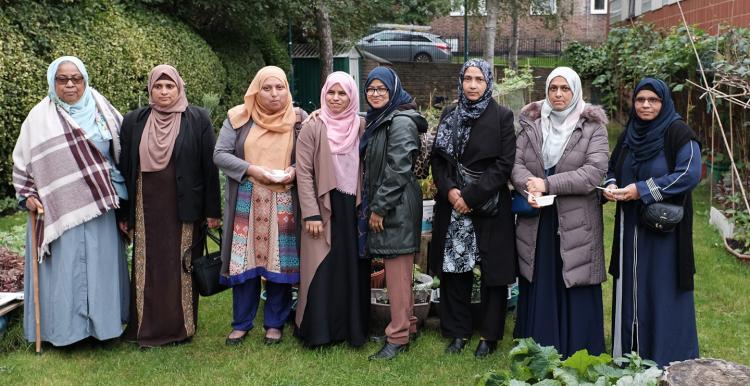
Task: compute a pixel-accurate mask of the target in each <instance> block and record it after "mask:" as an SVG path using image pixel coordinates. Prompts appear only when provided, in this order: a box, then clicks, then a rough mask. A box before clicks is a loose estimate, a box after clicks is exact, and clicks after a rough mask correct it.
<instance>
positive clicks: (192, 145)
mask: <svg viewBox="0 0 750 386" xmlns="http://www.w3.org/2000/svg"><path fill="white" fill-rule="evenodd" d="M150 113H151V108H150V107H142V108H139V109H137V110H133V111H131V112H129V113H127V114H126V115H125V117H124V118H123V121H122V128H121V129H120V145H121V147H122V153H121V155H120V164H119V168H120V172H121V173H122V175H123V176H124V177H125V183H126V185H127V187H128V198H129V200H130V201H129V202H128V203H127V206H126V208H125V209H126V211H125V214H126V216H127V217H126V218H125V219H127V220H128V227H129V228H133V225H134V224H135V205H133V202H132V200H133V199H134V198H135V195H136V191H135V190H136V180H137V178H138V173H139V170H140V161H141V158H140V154H139V150H138V149H139V146H140V144H141V136H142V135H143V128H144V127H145V125H146V119H148V116H149V114H150ZM215 142H216V139H215V137H214V129H213V126H212V125H211V119H210V118H209V116H208V112H207V111H206V110H204V109H202V108H199V107H195V106H189V107H188V108H187V110H185V111H184V112H183V113H182V123H181V124H180V133H179V134H178V135H177V138H176V139H175V144H174V150H173V152H172V161H173V162H174V165H175V169H176V176H177V177H176V181H175V184H177V217H178V218H179V219H180V221H183V222H196V221H199V220H203V219H205V218H207V217H208V218H221V201H220V196H221V193H220V188H219V171H218V169H217V168H216V165H214V163H213V152H214V143H215Z"/></svg>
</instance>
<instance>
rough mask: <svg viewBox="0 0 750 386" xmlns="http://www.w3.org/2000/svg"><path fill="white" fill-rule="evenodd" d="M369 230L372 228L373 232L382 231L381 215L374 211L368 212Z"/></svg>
mask: <svg viewBox="0 0 750 386" xmlns="http://www.w3.org/2000/svg"><path fill="white" fill-rule="evenodd" d="M369 225H370V230H372V231H373V232H375V233H380V232H382V231H383V229H384V228H383V217H382V216H381V215H379V214H377V213H375V212H372V213H370V221H369Z"/></svg>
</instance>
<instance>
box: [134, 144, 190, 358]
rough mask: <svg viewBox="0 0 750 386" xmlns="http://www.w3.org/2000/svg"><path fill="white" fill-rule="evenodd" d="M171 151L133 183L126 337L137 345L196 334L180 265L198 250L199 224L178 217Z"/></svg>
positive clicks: (187, 283) (186, 279) (187, 276)
mask: <svg viewBox="0 0 750 386" xmlns="http://www.w3.org/2000/svg"><path fill="white" fill-rule="evenodd" d="M175 172H176V168H175V162H174V156H173V157H172V159H171V160H170V161H169V164H167V167H166V168H165V169H163V170H161V171H158V172H141V173H140V177H139V178H138V180H137V182H136V184H137V187H136V197H135V205H136V209H135V210H136V216H135V217H136V220H135V232H134V235H135V236H134V245H133V247H134V253H133V268H132V271H133V283H132V299H133V301H132V305H131V315H132V317H131V321H130V324H128V328H127V330H126V332H125V337H126V339H128V340H133V341H136V342H137V343H138V345H140V346H141V347H154V346H161V345H164V344H168V343H177V342H181V341H184V340H186V339H188V338H190V337H192V336H193V335H194V334H195V329H196V323H197V321H198V293H197V291H196V289H195V288H194V287H193V280H192V277H191V275H190V274H189V273H187V272H186V270H185V269H184V268H183V265H184V264H188V262H189V261H190V260H191V259H192V256H193V254H199V253H201V247H202V245H201V242H200V241H198V240H195V237H194V236H195V235H199V234H200V232H199V231H200V229H199V226H198V223H183V222H181V221H180V220H179V219H178V217H177V186H176V185H175Z"/></svg>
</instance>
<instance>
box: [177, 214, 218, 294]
mask: <svg viewBox="0 0 750 386" xmlns="http://www.w3.org/2000/svg"><path fill="white" fill-rule="evenodd" d="M201 233H203V234H202V235H201V236H200V237H199V238H198V240H200V241H202V242H203V251H204V253H203V255H199V256H193V259H192V264H191V266H188V265H187V264H185V263H186V261H185V260H186V259H185V256H183V260H182V261H183V265H184V267H183V268H184V269H185V272H187V273H191V274H192V275H193V285H194V286H195V287H196V288H197V289H198V293H199V294H200V295H201V296H211V295H216V294H218V293H219V292H222V291H224V290H225V289H227V288H228V287H227V286H225V285H223V284H221V283H220V282H219V277H220V276H221V249H220V250H219V251H216V252H209V251H208V239H209V238H210V239H211V240H213V241H214V242H215V243H216V244H217V245H218V246H219V248H221V228H219V235H218V236H216V235H214V234H212V233H211V230H210V229H208V227H207V226H206V224H203V226H202V227H201ZM196 241H197V240H196ZM192 249H193V248H190V249H189V250H188V251H186V252H185V254H189V253H190V251H192Z"/></svg>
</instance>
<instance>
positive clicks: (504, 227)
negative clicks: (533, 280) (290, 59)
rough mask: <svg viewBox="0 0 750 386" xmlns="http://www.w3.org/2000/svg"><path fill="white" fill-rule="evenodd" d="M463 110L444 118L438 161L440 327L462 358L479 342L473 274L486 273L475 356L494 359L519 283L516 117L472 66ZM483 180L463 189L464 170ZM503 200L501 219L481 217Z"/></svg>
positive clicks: (478, 64)
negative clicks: (513, 207) (513, 191)
mask: <svg viewBox="0 0 750 386" xmlns="http://www.w3.org/2000/svg"><path fill="white" fill-rule="evenodd" d="M458 82H459V89H458V91H459V98H458V104H457V105H456V106H452V107H449V108H448V109H446V110H445V111H444V112H443V115H442V117H441V119H440V125H439V126H438V131H437V137H436V139H435V146H434V148H433V153H432V160H431V165H432V175H433V178H434V181H435V185H436V186H437V197H436V199H435V200H436V202H435V218H434V223H433V225H434V228H433V233H432V234H433V238H432V244H431V248H432V250H431V253H430V267H431V269H432V271H433V272H434V273H436V274H439V275H440V279H441V299H440V303H441V305H440V327H441V330H442V333H443V336H445V337H446V338H450V339H451V342H450V344H449V345H448V347H447V348H446V350H445V351H446V352H447V353H458V352H460V351H461V350H462V349H463V348H464V346H465V345H466V343H467V342H468V339H469V338H470V337H471V335H472V324H473V323H472V318H471V309H470V302H471V292H472V282H473V272H472V271H473V268H474V266H475V265H481V267H482V279H481V280H482V284H481V316H480V320H479V321H478V322H479V323H478V324H479V326H480V327H479V332H480V341H479V345H478V346H477V349H476V352H475V355H476V357H478V358H481V357H485V356H487V355H489V354H490V353H492V352H494V351H495V349H496V348H497V342H498V340H500V339H502V336H503V329H504V326H505V309H506V301H507V285H508V284H510V283H512V282H514V281H515V276H516V268H515V262H516V259H515V237H514V234H515V232H514V225H513V214H512V213H511V211H510V192H509V190H508V179H509V178H510V175H511V170H512V169H513V162H514V158H515V154H516V136H515V133H514V129H513V113H512V112H511V111H510V110H508V109H506V108H505V107H501V106H500V105H498V104H497V102H495V100H494V99H492V69H491V67H490V65H489V64H488V63H487V62H485V61H484V60H481V59H472V60H470V61H468V62H466V64H464V66H463V68H462V69H461V73H460V75H459V79H458ZM459 167H464V168H467V169H469V170H471V171H473V172H474V173H476V174H481V177H479V178H478V180H477V181H476V183H472V184H466V185H463V184H461V182H460V179H459V175H458V168H459ZM497 195H499V198H498V199H497V200H498V202H497V204H496V205H495V207H496V208H497V210H496V213H493V214H487V213H481V209H480V208H481V207H482V206H483V203H485V202H486V201H488V200H491V199H493V197H495V196H497Z"/></svg>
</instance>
